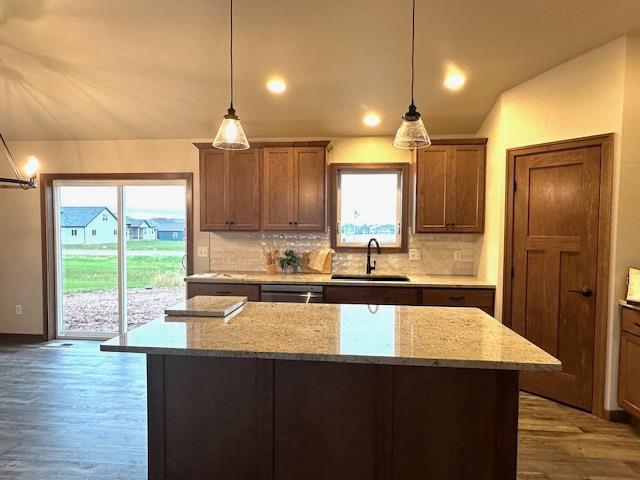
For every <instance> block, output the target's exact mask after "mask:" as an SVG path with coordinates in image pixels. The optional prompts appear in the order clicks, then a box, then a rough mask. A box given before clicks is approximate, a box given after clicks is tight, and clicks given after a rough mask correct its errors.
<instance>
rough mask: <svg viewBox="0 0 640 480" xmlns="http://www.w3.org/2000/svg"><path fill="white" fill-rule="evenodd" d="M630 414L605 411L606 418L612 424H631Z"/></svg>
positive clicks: (621, 411)
mask: <svg viewBox="0 0 640 480" xmlns="http://www.w3.org/2000/svg"><path fill="white" fill-rule="evenodd" d="M629 417H630V415H629V413H628V412H626V411H625V410H605V411H604V418H605V420H609V421H610V422H616V423H629Z"/></svg>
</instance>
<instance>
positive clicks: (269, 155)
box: [262, 148, 294, 230]
mask: <svg viewBox="0 0 640 480" xmlns="http://www.w3.org/2000/svg"><path fill="white" fill-rule="evenodd" d="M262 163H263V168H262V172H263V173H262V178H263V183H262V229H263V230H293V227H294V225H293V221H294V212H293V148H265V149H264V151H263V162H262Z"/></svg>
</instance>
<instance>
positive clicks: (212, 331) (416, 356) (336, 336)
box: [101, 302, 561, 370]
mask: <svg viewBox="0 0 640 480" xmlns="http://www.w3.org/2000/svg"><path fill="white" fill-rule="evenodd" d="M101 350H103V351H114V352H137V353H149V354H159V355H193V356H212V357H229V358H232V357H238V358H263V359H283V360H313V361H327V362H345V363H368V364H371V363H374V364H383V365H413V366H428V367H455V368H485V369H502V370H560V368H561V364H560V362H559V361H558V360H556V359H555V358H554V357H552V356H551V355H549V354H548V353H546V352H544V351H543V350H542V349H540V348H539V347H537V346H535V345H533V344H532V343H530V342H529V341H528V340H526V339H524V338H522V337H521V336H520V335H518V334H517V333H515V332H513V331H512V330H510V329H509V328H507V327H505V326H504V325H502V324H501V323H500V322H498V321H497V320H495V319H494V318H492V317H490V316H489V315H487V314H485V313H484V312H482V311H481V310H479V309H476V308H454V307H397V306H391V305H380V306H367V305H327V304H296V303H261V302H248V303H246V304H245V305H244V306H242V307H240V308H239V309H238V310H236V311H235V312H233V313H232V314H231V315H229V316H228V317H226V318H211V317H209V318H205V317H178V316H167V317H164V318H158V319H156V320H154V321H152V322H151V323H149V324H147V325H144V326H142V327H139V328H136V329H134V330H132V331H131V332H129V333H127V334H125V335H122V336H119V337H116V338H113V339H111V340H109V341H107V342H105V343H103V344H102V345H101Z"/></svg>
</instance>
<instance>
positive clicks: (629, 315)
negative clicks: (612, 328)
mask: <svg viewBox="0 0 640 480" xmlns="http://www.w3.org/2000/svg"><path fill="white" fill-rule="evenodd" d="M622 330H624V331H625V332H629V333H632V334H633V335H638V336H640V312H639V311H637V310H631V309H630V308H623V309H622Z"/></svg>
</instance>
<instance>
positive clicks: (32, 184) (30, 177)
mask: <svg viewBox="0 0 640 480" xmlns="http://www.w3.org/2000/svg"><path fill="white" fill-rule="evenodd" d="M0 144H2V148H3V150H4V154H5V157H6V158H7V160H8V162H9V165H11V169H12V170H13V173H14V175H15V177H16V178H0V188H22V189H23V190H29V189H30V188H36V187H37V186H38V185H37V184H36V174H37V172H38V159H37V158H36V157H34V156H33V155H31V156H30V157H29V158H28V159H27V163H26V164H25V165H24V166H23V167H22V170H23V172H24V173H25V174H26V177H25V176H23V175H22V173H21V172H20V169H19V168H18V167H17V166H16V162H15V161H14V160H13V155H12V154H11V150H9V146H8V145H7V142H5V141H4V137H3V136H2V133H0ZM3 184H7V185H3Z"/></svg>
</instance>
